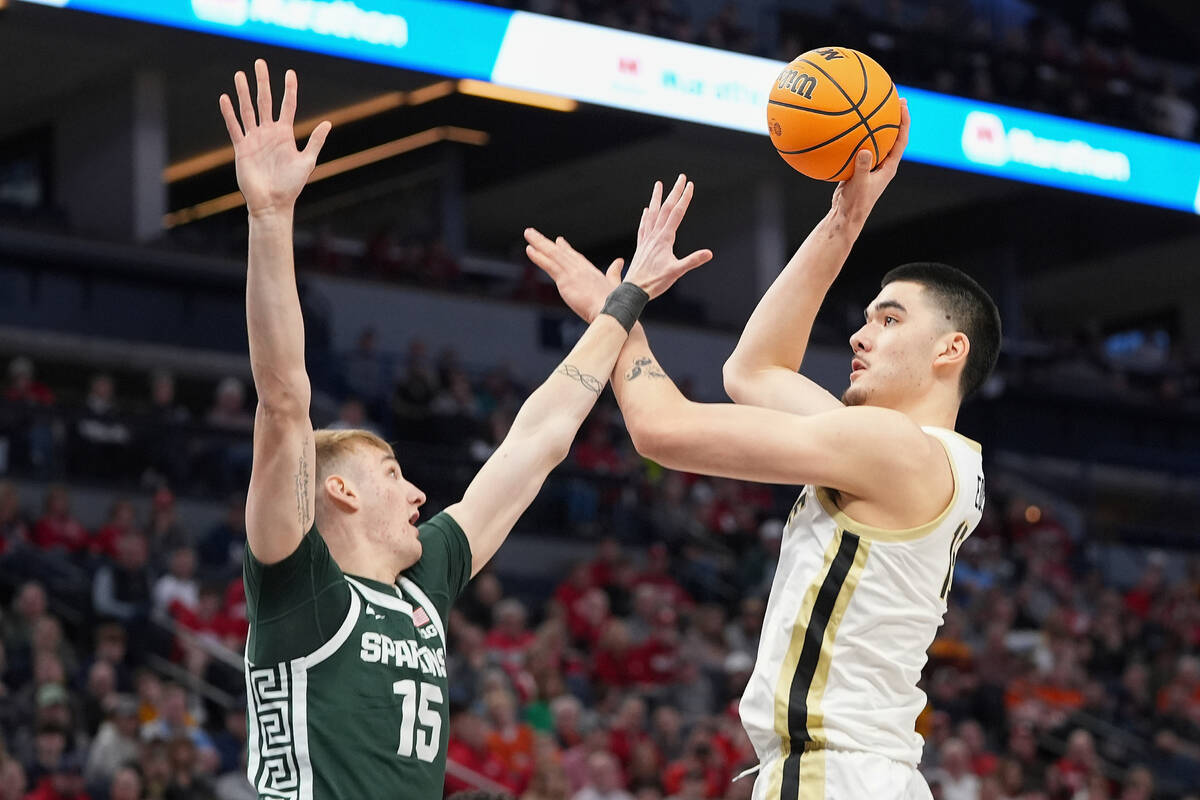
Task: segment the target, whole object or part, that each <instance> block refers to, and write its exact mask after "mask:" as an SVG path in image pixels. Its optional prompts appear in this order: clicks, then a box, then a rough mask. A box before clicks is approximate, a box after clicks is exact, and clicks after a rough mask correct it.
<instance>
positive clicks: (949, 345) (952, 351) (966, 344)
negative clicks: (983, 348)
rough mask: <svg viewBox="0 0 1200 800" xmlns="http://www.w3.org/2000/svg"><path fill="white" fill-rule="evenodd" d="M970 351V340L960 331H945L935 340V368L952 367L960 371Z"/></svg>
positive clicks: (944, 368) (965, 363)
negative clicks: (945, 332)
mask: <svg viewBox="0 0 1200 800" xmlns="http://www.w3.org/2000/svg"><path fill="white" fill-rule="evenodd" d="M970 353H971V340H970V339H968V338H967V335H966V334H965V333H963V332H962V331H953V332H951V333H947V334H945V335H943V336H941V337H939V338H938V340H937V345H936V350H935V354H934V357H933V368H934V369H935V370H947V369H952V370H955V371H956V372H958V373H959V374H961V373H962V370H963V369H964V368H965V367H966V365H967V356H968V355H970Z"/></svg>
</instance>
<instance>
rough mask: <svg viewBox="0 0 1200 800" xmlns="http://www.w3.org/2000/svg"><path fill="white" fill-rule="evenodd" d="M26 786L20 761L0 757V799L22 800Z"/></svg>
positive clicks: (23, 769)
mask: <svg viewBox="0 0 1200 800" xmlns="http://www.w3.org/2000/svg"><path fill="white" fill-rule="evenodd" d="M27 786H28V784H27V782H26V780H25V768H24V767H23V766H21V762H20V761H17V760H16V759H15V758H8V757H5V758H0V800H23V799H24V797H25V789H26V788H27Z"/></svg>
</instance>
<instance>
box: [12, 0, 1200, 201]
mask: <svg viewBox="0 0 1200 800" xmlns="http://www.w3.org/2000/svg"><path fill="white" fill-rule="evenodd" d="M25 2H33V3H38V4H40V5H48V6H55V7H59V8H71V9H78V10H80V11H91V12H95V13H100V14H109V15H113V16H118V17H126V18H129V19H137V20H144V21H146V22H153V23H158V24H162V25H171V26H175V27H179V28H186V29H189V30H196V31H204V32H207V33H215V34H219V35H223V36H233V37H237V38H241V39H249V40H253V41H261V42H269V43H271V44H278V45H283V46H286V47H293V48H298V49H304V50H311V51H314V52H319V53H328V54H330V55H335V56H341V57H344V58H353V59H359V60H363V61H372V62H377V63H381V64H390V65H394V66H397V67H404V68H407V69H416V70H421V71H425V72H433V73H438V74H443V75H449V76H453V77H462V78H477V79H484V80H490V81H492V82H494V83H499V84H503V85H506V86H512V87H517V88H521V89H529V90H531V91H537V92H543V93H547V94H554V95H560V96H564V97H570V98H572V99H574V100H580V101H583V102H587V103H596V104H600V105H606V106H611V107H614V108H622V109H628V110H631V111H637V112H641V113H646V114H654V115H657V116H663V117H669V118H672V119H680V120H686V121H688V122H696V123H700V124H704V125H714V126H717V127H723V128H729V129H732V130H739V131H745V132H750V133H759V134H762V135H764V136H765V135H766V111H765V109H766V97H767V94H768V92H769V90H770V88H771V85H772V83H773V81H774V79H775V77H776V75H777V74H778V72H779V70H780V69H782V68H783V66H784V65H783V62H780V61H772V60H770V59H765V58H757V57H754V56H747V55H742V54H739V53H730V52H726V51H722V50H714V49H712V48H708V47H701V46H699V45H692V44H686V43H684V42H676V41H669V40H666V39H658V38H655V37H651V36H644V35H641V34H635V33H628V32H625V31H619V30H615V29H612V28H604V27H600V26H596V25H587V24H584V23H579V22H572V21H569V20H564V19H557V18H554V17H546V16H541V15H538V14H530V13H526V12H522V11H517V12H513V11H507V10H504V9H499V8H493V7H490V6H480V5H475V4H472V3H466V2H456V1H455V0H154V2H146V0H25ZM899 89H900V93H901V95H902V96H905V97H907V98H908V101H909V108H910V110H911V111H912V117H913V130H912V137H911V141H910V143H909V150H908V154H907V157H908V158H910V159H911V160H913V161H920V162H924V163H928V164H935V165H938V166H943V167H948V168H950V169H957V170H965V171H968V172H976V173H982V174H985V175H995V176H997V177H1001V178H1008V179H1011V180H1017V181H1024V182H1028V183H1038V184H1044V185H1047V186H1055V187H1061V188H1064V189H1071V190H1073V191H1077V192H1085V193H1088V194H1095V195H1103V196H1107V197H1116V198H1120V199H1124V200H1130V201H1133V202H1138V203H1146V204H1149V205H1156V206H1162V207H1165V208H1173V209H1179V210H1183V211H1189V212H1193V213H1200V145H1198V144H1196V143H1193V142H1184V141H1179V140H1175V139H1166V138H1163V137H1159V136H1150V135H1148V134H1142V133H1136V132H1133V131H1127V130H1121V129H1118V128H1111V127H1107V126H1104V125H1096V124H1092V123H1087V122H1080V121H1078V120H1070V119H1065V118H1062V117H1055V116H1052V115H1049V114H1041V113H1037V112H1033V111H1025V110H1022V109H1017V108H1010V107H1007V106H1000V105H995V104H991V103H984V102H982V101H976V100H969V99H965V98H961V97H952V96H949V95H942V94H937V93H935V92H928V91H923V90H920V89H913V88H909V87H904V86H901V87H899Z"/></svg>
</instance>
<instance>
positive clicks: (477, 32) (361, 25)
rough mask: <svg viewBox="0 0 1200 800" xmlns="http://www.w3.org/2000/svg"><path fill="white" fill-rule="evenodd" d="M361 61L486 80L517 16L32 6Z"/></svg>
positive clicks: (321, 2) (395, 2)
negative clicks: (199, 32)
mask: <svg viewBox="0 0 1200 800" xmlns="http://www.w3.org/2000/svg"><path fill="white" fill-rule="evenodd" d="M26 2H34V3H37V4H39V5H47V6H54V7H57V8H71V9H75V10H78V11H90V12H93V13H97V14H107V15H110V16H115V17H125V18H126V19H135V20H141V21H144V22H153V23H156V24H159V25H169V26H172V27H176V28H185V29H188V30H194V31H202V32H204V33H215V34H218V35H221V36H232V37H235V38H238V39H248V40H250V41H256V42H266V43H268V44H276V45H281V46H284V47H292V48H295V49H297V50H310V51H312V52H315V53H327V54H329V55H333V56H341V57H343V58H352V59H356V60H359V61H373V62H376V63H379V64H389V65H392V66H397V67H405V68H408V69H416V70H421V71H423V72H435V73H439V74H444V75H453V76H455V77H464V78H479V79H487V78H488V77H489V76H490V75H491V73H492V65H493V64H495V63H496V56H497V54H498V53H499V51H500V44H501V42H502V41H503V40H504V32H505V29H506V28H507V27H508V21H509V19H510V18H511V16H512V12H511V11H506V10H504V9H501V8H492V7H491V6H481V5H476V4H474V3H459V2H452V1H451V0H26Z"/></svg>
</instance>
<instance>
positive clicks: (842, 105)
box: [767, 47, 900, 181]
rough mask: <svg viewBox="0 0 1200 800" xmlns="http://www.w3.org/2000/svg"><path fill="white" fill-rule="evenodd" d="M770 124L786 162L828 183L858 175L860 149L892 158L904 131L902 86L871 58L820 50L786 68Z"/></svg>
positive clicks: (769, 107)
mask: <svg viewBox="0 0 1200 800" xmlns="http://www.w3.org/2000/svg"><path fill="white" fill-rule="evenodd" d="M767 129H768V130H769V131H770V133H771V143H772V144H774V145H775V149H776V150H777V151H778V152H779V155H780V156H782V157H783V160H784V161H786V162H787V163H789V164H791V165H792V167H793V168H794V169H796V170H798V171H799V172H802V173H803V174H805V175H807V176H809V177H810V178H817V179H819V180H823V181H842V180H845V179H847V178H849V177H850V176H851V175H853V174H854V154H855V153H857V152H858V151H859V150H862V149H864V148H866V149H868V150H871V151H872V152H873V153H874V154H875V161H874V163H872V165H871V168H872V169H874V168H875V166H876V165H877V164H878V163H879V162H880V161H882V160H883V159H884V157H886V156H887V154H888V152H889V151H890V150H891V149H892V144H893V143H895V141H896V134H897V133H899V131H900V98H899V96H898V95H897V93H896V84H894V83H892V79H891V78H890V77H888V74H887V72H886V71H884V69H883V67H881V66H879V64H877V63H876V62H875V60H874V59H872V58H871V57H870V56H868V55H864V54H863V53H860V52H858V51H857V50H851V49H850V48H848V47H821V48H818V49H816V50H809V51H808V52H807V53H804V54H803V55H801V56H798V57H797V58H796V59H795V60H794V61H792V63H790V64H788V65H787V66H786V67H784V68H783V72H780V73H779V77H778V78H776V79H775V85H774V86H773V87H771V99H770V101H768V103H767Z"/></svg>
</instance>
